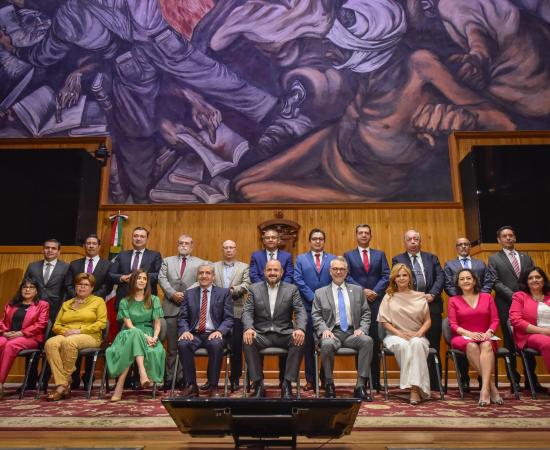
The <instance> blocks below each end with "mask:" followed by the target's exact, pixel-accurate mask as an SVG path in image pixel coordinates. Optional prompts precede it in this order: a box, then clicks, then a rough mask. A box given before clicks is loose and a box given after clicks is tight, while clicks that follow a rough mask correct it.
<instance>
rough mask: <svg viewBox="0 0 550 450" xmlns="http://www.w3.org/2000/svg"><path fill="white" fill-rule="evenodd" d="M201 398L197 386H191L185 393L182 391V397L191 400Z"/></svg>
mask: <svg viewBox="0 0 550 450" xmlns="http://www.w3.org/2000/svg"><path fill="white" fill-rule="evenodd" d="M198 396H199V388H198V387H197V385H196V384H190V385H189V386H187V387H186V388H185V389H184V390H183V391H181V397H183V398H191V397H198Z"/></svg>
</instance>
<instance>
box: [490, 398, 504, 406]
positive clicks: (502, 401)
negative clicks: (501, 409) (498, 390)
mask: <svg viewBox="0 0 550 450" xmlns="http://www.w3.org/2000/svg"><path fill="white" fill-rule="evenodd" d="M491 403H494V404H495V405H504V400H502V397H497V398H495V399H492V398H491Z"/></svg>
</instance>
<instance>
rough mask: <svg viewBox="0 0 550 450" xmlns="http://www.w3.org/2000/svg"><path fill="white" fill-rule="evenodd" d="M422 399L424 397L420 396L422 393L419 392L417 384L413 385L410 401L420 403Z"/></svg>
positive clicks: (415, 403) (413, 403) (414, 403)
mask: <svg viewBox="0 0 550 450" xmlns="http://www.w3.org/2000/svg"><path fill="white" fill-rule="evenodd" d="M421 401H422V397H421V396H420V393H419V392H418V388H417V387H416V386H413V387H412V388H411V396H410V399H409V403H410V404H411V405H418V404H420V402H421Z"/></svg>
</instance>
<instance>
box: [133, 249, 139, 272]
mask: <svg viewBox="0 0 550 450" xmlns="http://www.w3.org/2000/svg"><path fill="white" fill-rule="evenodd" d="M139 255H141V252H136V253H135V254H134V260H133V261H132V272H133V271H134V270H138V268H139Z"/></svg>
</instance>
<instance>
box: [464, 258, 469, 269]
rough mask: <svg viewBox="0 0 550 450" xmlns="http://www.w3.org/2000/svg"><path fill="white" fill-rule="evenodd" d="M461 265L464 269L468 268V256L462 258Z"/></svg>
mask: <svg viewBox="0 0 550 450" xmlns="http://www.w3.org/2000/svg"><path fill="white" fill-rule="evenodd" d="M462 267H464V268H465V269H469V268H470V260H469V259H468V258H462Z"/></svg>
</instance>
